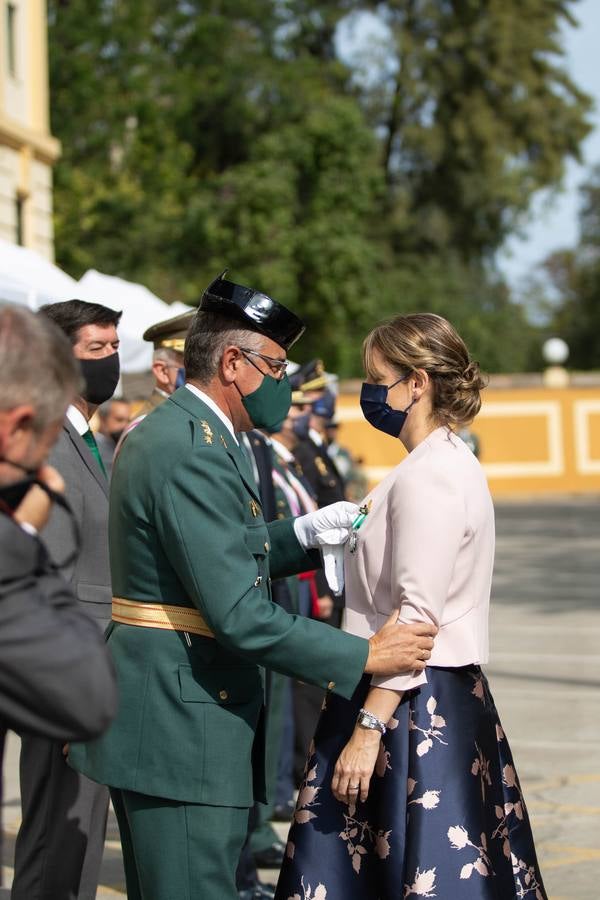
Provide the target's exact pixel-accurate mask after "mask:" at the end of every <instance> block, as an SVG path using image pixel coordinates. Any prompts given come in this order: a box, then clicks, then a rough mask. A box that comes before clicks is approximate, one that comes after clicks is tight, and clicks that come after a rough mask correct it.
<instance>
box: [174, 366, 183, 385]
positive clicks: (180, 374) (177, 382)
mask: <svg viewBox="0 0 600 900" xmlns="http://www.w3.org/2000/svg"><path fill="white" fill-rule="evenodd" d="M184 384H185V369H184V368H183V366H180V367H179V368H178V369H177V377H176V379H175V390H177V388H180V387H183V386H184Z"/></svg>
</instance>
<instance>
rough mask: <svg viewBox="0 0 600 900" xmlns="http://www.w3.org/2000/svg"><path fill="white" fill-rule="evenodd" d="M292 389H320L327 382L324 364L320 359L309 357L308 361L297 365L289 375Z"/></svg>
mask: <svg viewBox="0 0 600 900" xmlns="http://www.w3.org/2000/svg"><path fill="white" fill-rule="evenodd" d="M289 380H290V384H291V386H292V390H293V391H300V390H303V389H305V390H312V391H322V390H323V388H324V387H325V386H326V385H327V384H328V383H329V377H328V376H327V375H326V374H325V366H324V365H323V360H322V359H311V361H310V362H307V363H304V364H303V365H301V366H299V367H298V368H297V369H296V370H295V372H293V373H292V374H291V375H290V376H289Z"/></svg>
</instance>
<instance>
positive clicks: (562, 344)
mask: <svg viewBox="0 0 600 900" xmlns="http://www.w3.org/2000/svg"><path fill="white" fill-rule="evenodd" d="M542 356H543V357H544V361H545V362H546V363H548V366H547V368H546V369H545V370H544V376H543V377H544V386H545V387H552V388H565V387H568V386H569V373H568V372H567V370H566V369H565V367H564V364H565V363H566V361H567V359H568V357H569V345H568V344H567V342H566V341H563V339H562V338H559V337H553V338H548V340H547V341H546V342H545V343H544V346H543V347H542Z"/></svg>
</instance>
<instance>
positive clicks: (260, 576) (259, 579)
mask: <svg viewBox="0 0 600 900" xmlns="http://www.w3.org/2000/svg"><path fill="white" fill-rule="evenodd" d="M261 582H262V575H259V576H258V578H257V579H256V581H255V582H254V587H258V586H259V584H260V583H261Z"/></svg>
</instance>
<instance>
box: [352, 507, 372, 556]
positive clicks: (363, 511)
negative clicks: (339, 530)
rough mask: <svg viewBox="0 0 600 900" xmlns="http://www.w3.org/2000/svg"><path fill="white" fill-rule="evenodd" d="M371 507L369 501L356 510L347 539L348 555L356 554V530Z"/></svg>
mask: <svg viewBox="0 0 600 900" xmlns="http://www.w3.org/2000/svg"><path fill="white" fill-rule="evenodd" d="M372 505H373V501H372V500H369V502H368V503H363V505H362V506H359V508H358V515H357V517H356V518H355V520H354V522H353V523H352V531H351V533H350V537H349V539H348V549H349V550H350V553H355V552H356V547H357V545H358V529H359V528H360V527H361V526H362V525H363V524H364V521H365V519H366V518H367V516H368V515H369V512H370V510H371V506H372Z"/></svg>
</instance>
